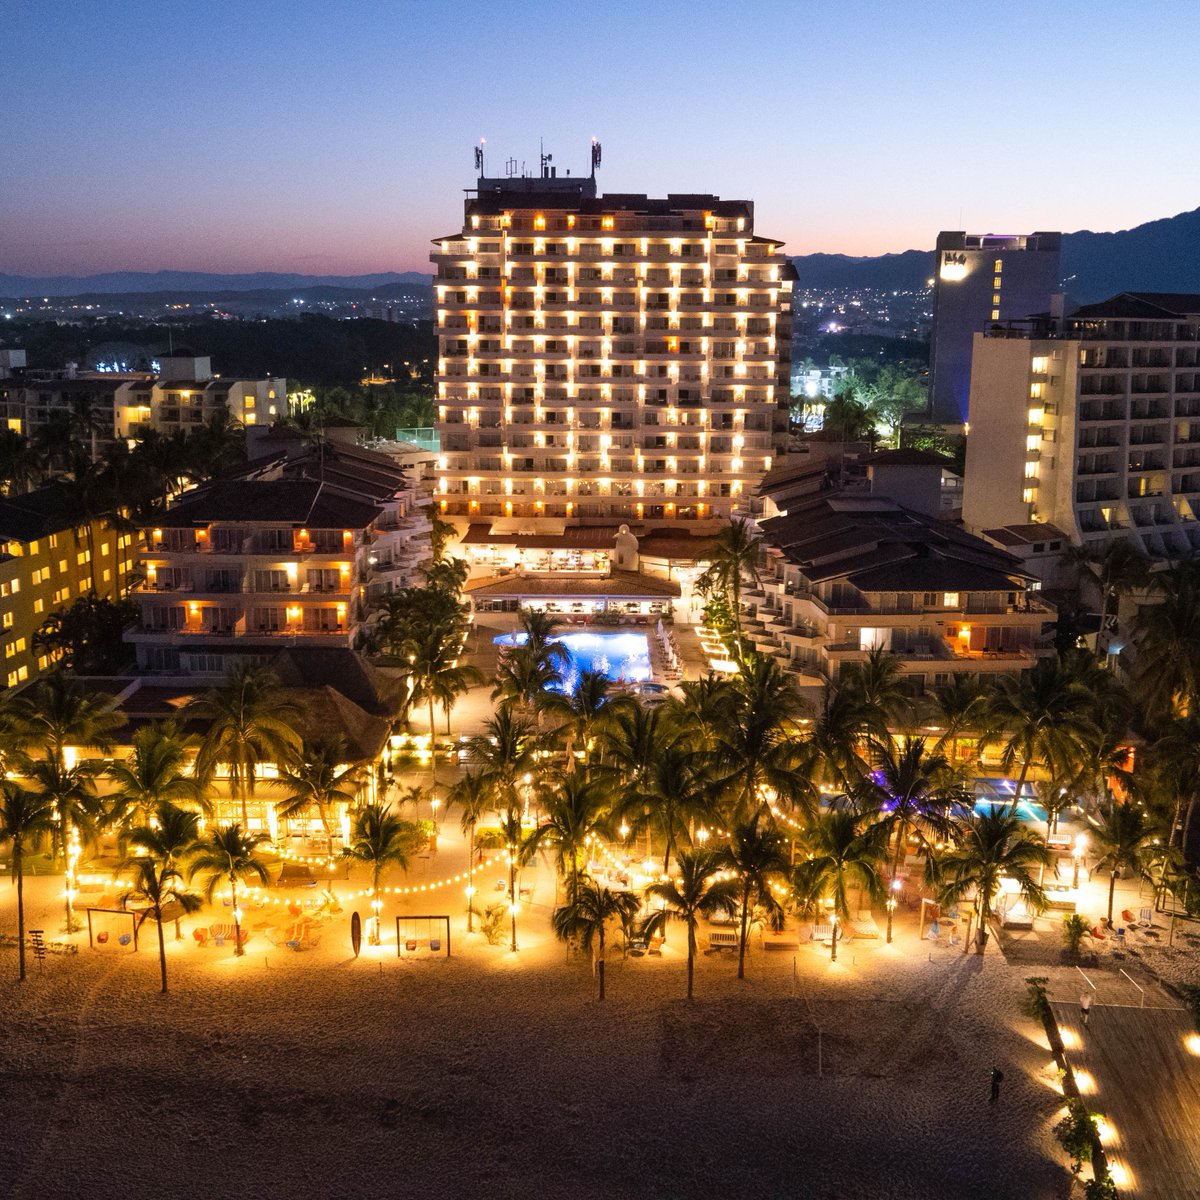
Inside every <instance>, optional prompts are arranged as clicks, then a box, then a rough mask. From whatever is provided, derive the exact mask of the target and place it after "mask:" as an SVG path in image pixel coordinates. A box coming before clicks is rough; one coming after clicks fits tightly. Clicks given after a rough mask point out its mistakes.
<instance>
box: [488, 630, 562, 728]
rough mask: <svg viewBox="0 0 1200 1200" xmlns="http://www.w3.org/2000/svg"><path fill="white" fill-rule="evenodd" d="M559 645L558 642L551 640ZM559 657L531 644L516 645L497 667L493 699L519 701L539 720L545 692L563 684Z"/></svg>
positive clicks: (513, 702)
mask: <svg viewBox="0 0 1200 1200" xmlns="http://www.w3.org/2000/svg"><path fill="white" fill-rule="evenodd" d="M552 645H555V646H557V645H558V643H557V642H555V643H552ZM556 662H557V659H555V658H552V657H550V656H548V655H547V654H545V653H538V652H537V651H536V650H535V649H533V648H532V647H530V646H529V645H525V646H513V647H512V648H511V649H509V650H506V651H505V652H504V655H503V656H502V657H501V659H500V663H499V665H498V666H497V668H496V680H495V686H494V687H493V688H492V699H493V700H496V699H500V700H502V701H503V703H505V704H519V705H521V706H522V707H523V708H524V709H525V711H526V712H527V713H528V714H529V715H530V716H532V717H534V718H536V719H537V720H539V721H540V719H541V713H542V710H543V709H544V708H545V706H546V693H547V691H549V689H551V688H552V687H554V686H556V685H559V684H561V683H562V672H561V671H560V670H559V668H558V666H557V665H556Z"/></svg>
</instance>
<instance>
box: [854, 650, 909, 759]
mask: <svg viewBox="0 0 1200 1200" xmlns="http://www.w3.org/2000/svg"><path fill="white" fill-rule="evenodd" d="M838 686H839V687H842V688H848V689H850V690H851V691H852V692H853V693H855V694H856V695H857V696H858V698H859V700H860V701H861V702H862V704H863V707H864V708H865V709H866V710H867V712H868V714H869V720H870V725H871V728H872V729H873V731H874V732H875V733H876V735H877V736H879V737H886V736H887V732H888V730H889V728H891V727H893V726H896V725H904V724H905V723H906V722H907V721H909V720H910V719H911V717H912V699H911V697H910V696H909V695H908V693H907V692H906V691H905V689H904V674H903V668H902V667H901V664H900V659H899V658H898V657H897V656H896V655H895V654H891V653H889V652H888V651H887V650H885V649H884V648H883V647H882V646H874V647H872V648H871V649H870V650H868V651H867V657H866V658H865V659H864V660H863V661H862V662H860V663H851V664H850V665H849V666H848V667H847V668H846V669H845V670H844V671H843V672H842V674H841V676H840V678H839V680H838Z"/></svg>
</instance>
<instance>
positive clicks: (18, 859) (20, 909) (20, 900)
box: [13, 838, 25, 983]
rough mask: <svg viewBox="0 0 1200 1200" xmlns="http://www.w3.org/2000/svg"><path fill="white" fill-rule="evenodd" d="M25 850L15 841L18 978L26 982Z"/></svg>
mask: <svg viewBox="0 0 1200 1200" xmlns="http://www.w3.org/2000/svg"><path fill="white" fill-rule="evenodd" d="M23 859H24V848H23V847H22V845H21V841H20V839H19V838H14V839H13V874H14V875H16V877H17V960H18V963H19V966H20V975H19V976H18V978H19V979H20V981H21V982H22V983H24V982H25V864H24V861H23Z"/></svg>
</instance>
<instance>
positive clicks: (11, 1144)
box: [0, 867, 1070, 1200]
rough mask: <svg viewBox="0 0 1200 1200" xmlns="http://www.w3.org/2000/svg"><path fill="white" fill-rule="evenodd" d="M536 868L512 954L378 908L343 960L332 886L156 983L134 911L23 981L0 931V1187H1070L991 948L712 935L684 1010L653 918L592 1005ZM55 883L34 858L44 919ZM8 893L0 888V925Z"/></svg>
mask: <svg viewBox="0 0 1200 1200" xmlns="http://www.w3.org/2000/svg"><path fill="white" fill-rule="evenodd" d="M536 874H537V876H539V880H538V884H537V886H536V887H535V890H534V902H533V904H532V905H531V906H530V907H529V908H528V910H527V911H526V912H523V913H522V916H521V927H520V940H521V947H522V948H521V950H520V951H519V952H518V953H517V954H515V955H514V954H512V953H511V952H510V951H509V950H508V948H507V946H506V945H503V946H489V945H487V943H486V942H485V941H484V939H483V938H482V937H481V936H480V935H479V934H475V935H473V936H472V937H467V936H466V935H465V934H464V933H463V932H462V931H463V925H464V918H463V917H462V916H461V915H455V916H454V918H453V924H454V947H453V948H454V956H453V957H452V958H451V959H450V960H449V961H447V960H445V959H444V958H434V957H432V956H428V957H420V958H406V959H398V957H397V954H396V946H395V934H394V925H391V927H390V929H389V928H387V927H386V926H385V932H387V933H388V938H387V940H386V942H385V945H384V946H382V947H380V948H378V949H374V948H371V949H367V948H364V952H363V955H362V957H360V958H359V959H357V960H355V959H354V958H353V956H352V954H351V951H350V940H349V921H348V912H349V909H347V912H346V913H343V914H341V915H340V916H338V917H335V918H333V919H332V920H331V921H330V922H329V924H328V925H327V926H326V928H325V930H324V935H323V937H322V940H321V943H320V945H319V946H318V947H317V948H316V949H315V950H313V951H308V952H304V953H296V952H293V951H291V950H288V949H287V948H286V947H276V946H272V945H270V943H269V942H267V941H266V940H265V939H264V938H261V937H260V938H252V939H251V942H250V945H249V947H248V952H247V955H246V957H245V958H243V959H235V958H234V956H233V955H232V952H231V949H230V948H229V947H228V946H226V947H224V948H217V947H208V948H200V947H198V946H197V945H196V944H195V942H194V941H193V940H192V939H191V938H190V937H189V938H186V939H185V940H184V941H183V942H174V941H171V943H170V951H169V953H170V971H171V988H172V990H171V993H170V994H169V995H168V996H166V997H163V996H161V995H159V993H158V964H157V955H156V946H155V944H154V937H153V930H152V929H150V928H148V929H147V935H148V936H147V937H146V939H145V940H144V941H143V947H142V951H141V952H139V953H138V954H136V955H133V954H125V955H119V954H116V953H111V952H109V953H100V952H97V951H92V950H89V949H88V947H87V937H86V934H84V935H82V937H81V936H80V935H76V936H75V938H74V939H73V940H74V941H76V942H77V943H79V942H82V948H81V950H80V952H79V953H78V954H77V955H73V956H59V955H51V956H49V957H48V958H47V960H46V962H45V963H44V964H42V965H41V966H38V965H36V964H33V963H31V967H30V978H29V980H28V982H27V983H26V984H25V985H23V986H22V985H18V983H17V982H16V966H17V964H16V952H15V950H13V949H11V948H10V949H5V950H3V951H0V1013H2V1014H3V1015H2V1016H0V1033H2V1040H0V1072H2V1075H3V1079H4V1086H3V1088H0V1129H2V1130H3V1134H2V1135H0V1179H3V1180H4V1185H3V1190H4V1192H5V1194H7V1195H11V1196H13V1197H20V1198H25V1197H30V1198H32V1197H45V1196H89V1197H94V1198H97V1200H100V1198H103V1197H110V1196H111V1197H114V1198H115V1197H121V1198H122V1200H124V1198H126V1197H129V1196H131V1195H132V1196H135V1197H136V1196H142V1195H146V1196H155V1197H160V1198H167V1197H174V1196H180V1197H182V1196H197V1195H201V1196H235V1195H236V1196H262V1197H275V1196H279V1197H288V1196H296V1195H306V1196H356V1197H357V1196H363V1197H366V1196H379V1195H394V1196H405V1197H431V1198H440V1197H447V1198H450V1197H469V1196H486V1197H489V1198H497V1200H498V1198H507V1197H513V1198H518V1197H519V1198H522V1200H525V1198H529V1197H534V1196H547V1197H558V1196H562V1197H568V1196H569V1197H596V1198H601V1197H604V1198H608V1197H663V1198H669V1197H708V1196H714V1197H715V1196H722V1197H739V1196H764V1197H775V1196H779V1197H784V1196H787V1197H821V1198H834V1197H836V1198H838V1200H853V1198H857V1197H883V1196H886V1197H896V1198H897V1200H900V1198H912V1200H918V1198H921V1200H923V1198H926V1197H928V1198H932V1197H973V1196H981V1197H983V1196H987V1197H997V1198H1000V1197H1012V1198H1013V1200H1018V1198H1019V1200H1041V1198H1043V1197H1044V1198H1047V1200H1049V1198H1051V1197H1065V1196H1067V1195H1068V1194H1069V1191H1070V1176H1069V1173H1068V1171H1067V1170H1066V1169H1065V1167H1064V1166H1063V1159H1062V1155H1061V1152H1060V1151H1059V1150H1058V1147H1057V1146H1056V1144H1055V1143H1054V1141H1053V1137H1052V1134H1051V1129H1052V1126H1053V1123H1054V1120H1055V1119H1056V1112H1057V1107H1058V1105H1059V1103H1060V1099H1059V1096H1058V1093H1057V1091H1056V1079H1055V1076H1054V1073H1053V1071H1052V1070H1051V1069H1050V1060H1049V1054H1048V1052H1047V1050H1046V1049H1045V1043H1044V1041H1042V1036H1041V1034H1040V1031H1039V1030H1038V1029H1037V1028H1036V1027H1035V1025H1034V1024H1033V1022H1032V1021H1030V1020H1029V1019H1028V1018H1026V1017H1025V1016H1023V1015H1022V1013H1021V998H1022V996H1023V993H1024V984H1023V975H1024V974H1027V973H1029V972H1028V971H1023V970H1021V969H1019V968H1013V967H1010V966H1008V965H1006V963H1005V961H1004V959H1003V958H1002V957H1001V956H1000V954H999V953H998V952H996V951H995V950H992V951H991V952H990V953H989V954H988V955H987V956H986V957H985V958H984V959H983V960H979V959H977V958H976V957H974V956H972V955H965V956H964V955H963V954H962V953H961V951H960V950H959V949H958V948H950V947H933V948H929V947H928V946H927V944H926V943H922V942H919V941H918V940H917V936H916V934H917V931H916V927H915V922H914V921H913V919H912V918H911V917H910V916H909V915H908V914H904V915H903V916H902V918H901V921H900V922H899V937H898V940H897V942H896V944H895V945H894V946H893V947H890V948H889V947H886V946H884V945H882V944H881V943H879V942H876V943H863V942H851V943H847V944H845V945H844V946H843V947H842V949H841V952H840V955H839V962H838V963H837V964H835V965H831V964H830V963H829V961H828V951H827V949H825V948H820V949H818V948H816V947H804V948H802V949H801V950H800V951H799V952H798V953H793V952H791V951H786V952H785V951H766V950H763V949H761V948H757V947H755V948H754V949H753V950H752V951H751V953H750V956H749V959H748V968H747V975H748V977H747V979H746V980H745V981H744V982H741V983H739V982H738V980H737V979H736V978H735V973H736V962H735V960H734V958H733V956H732V955H731V954H721V955H716V954H714V955H711V956H702V957H701V958H700V959H699V961H698V965H697V999H696V1000H695V1001H694V1002H693V1003H692V1004H690V1005H689V1004H688V1003H687V1002H686V1000H684V999H683V992H684V970H685V965H684V955H683V953H682V950H683V944H684V942H683V935H682V931H681V930H676V931H675V932H674V933H673V935H672V937H671V938H670V939H669V940H668V944H667V947H666V952H665V953H664V955H663V956H662V958H661V959H660V958H638V959H633V958H631V959H628V960H623V959H622V957H621V954H620V951H617V952H615V953H613V952H611V951H610V955H609V997H608V999H607V1000H606V1001H605V1002H604V1003H603V1004H601V1003H598V1002H597V1001H596V1000H595V999H594V989H593V979H592V974H591V969H590V962H589V961H588V960H586V959H582V958H576V959H574V960H573V961H571V962H567V960H566V952H565V950H564V948H563V947H562V946H561V945H560V944H558V943H556V942H554V941H553V940H552V938H551V936H550V933H549V928H548V913H549V902H550V896H549V894H548V893H549V890H550V888H551V887H552V883H551V882H550V875H549V872H548V870H547V869H546V868H545V867H541V868H539V869H538V871H537V872H536ZM60 887H61V880H56V879H54V878H41V879H36V880H32V881H30V885H29V892H30V908H31V915H32V916H33V918H34V920H35V922H36V921H37V920H39V919H44V920H45V921H46V923H47V928H48V929H50V928H54V929H57V928H58V926H57V925H54V924H51V923H52V922H53V921H54V920H55V915H54V914H55V908H54V905H55V904H56V903H57V896H58V890H59V888H60ZM543 893H545V894H543ZM541 900H545V901H546V902H545V903H541V902H540V901H541ZM405 903H408V902H407V901H406V902H405ZM402 907H403V906H400V905H395V904H393V905H390V906H389V908H390V909H394V910H396V911H399V910H401V908H402ZM13 910H14V902H13V895H12V889H11V887H9V886H8V885H7V884H6V885H4V887H3V889H2V890H0V925H2V926H3V928H2V929H0V932H7V931H8V930H9V927H10V925H12V924H13V923H14V920H15V916H14V911H13ZM426 910H427V909H426ZM407 911H415V910H414V908H413V907H412V905H411V904H409V905H408V908H407ZM422 911H424V910H422ZM211 919H213V918H212V917H211V915H210V916H207V917H200V918H197V919H196V920H197V921H199V922H204V921H206V920H211ZM58 920H59V923H61V918H60V917H59V918H58ZM190 924H191V922H190V921H189V922H187V923H185V930H186V928H187V927H188V925H190ZM56 936H57V935H56ZM1051 973H1052V974H1053V973H1054V972H1051ZM1064 986H1065V985H1064ZM818 1030H820V1039H819V1040H820V1045H819V1047H818ZM818 1052H819V1057H820V1061H818ZM993 1064H996V1065H999V1066H1001V1068H1002V1069H1003V1070H1004V1072H1005V1076H1006V1078H1005V1082H1004V1085H1003V1090H1002V1096H1001V1101H1000V1103H999V1104H997V1105H995V1106H992V1105H989V1104H988V1103H987V1090H988V1071H989V1069H990V1068H991V1066H992V1065H993Z"/></svg>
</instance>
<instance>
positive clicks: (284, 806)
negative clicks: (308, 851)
mask: <svg viewBox="0 0 1200 1200" xmlns="http://www.w3.org/2000/svg"><path fill="white" fill-rule="evenodd" d="M368 770H369V764H368V763H365V762H352V763H347V762H346V742H345V739H344V738H340V737H339V738H335V739H333V740H332V741H324V740H321V741H308V740H305V741H304V743H303V745H302V746H301V748H300V754H299V756H298V757H297V758H296V759H295V761H294V762H293V763H292V765H290V766H287V767H283V768H281V769H280V772H279V778H278V780H277V781H276V786H277V787H280V788H282V789H283V790H284V791H285V792H286V793H287V794H286V796H285V797H284V798H283V799H282V800H281V801H280V802H279V803H278V804H276V805H275V812H276V814H277V815H278V816H280V817H282V818H283V819H284V820H285V821H290V820H291V819H292V818H293V817H298V816H300V814H301V813H304V812H307V811H308V810H309V809H312V808H315V809H316V810H317V815H318V816H319V817H320V818H321V827H322V828H323V829H324V830H325V834H326V836H327V837H330V838H332V837H333V829H332V827H331V826H330V824H329V810H330V808H331V807H332V806H333V805H335V804H341V805H344V806H345V807H346V808H347V809H350V808H353V807H354V803H355V801H356V800H357V798H358V792H359V788H361V787H362V784H363V781H364V779H365V777H366V774H367V771H368Z"/></svg>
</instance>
